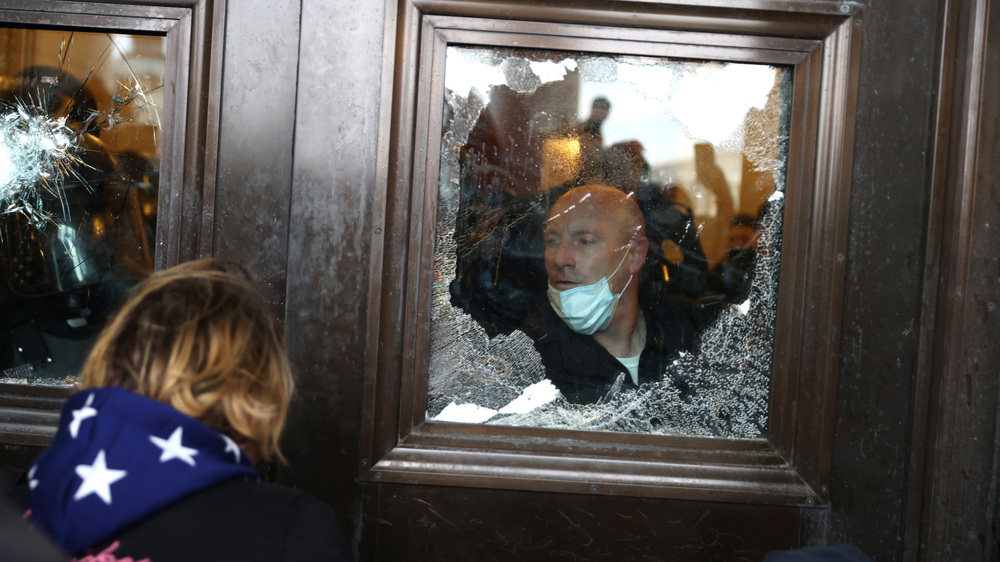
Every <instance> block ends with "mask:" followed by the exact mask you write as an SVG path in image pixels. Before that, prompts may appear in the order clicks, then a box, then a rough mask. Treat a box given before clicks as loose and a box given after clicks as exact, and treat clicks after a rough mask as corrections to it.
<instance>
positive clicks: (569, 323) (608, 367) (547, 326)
mask: <svg viewBox="0 0 1000 562" xmlns="http://www.w3.org/2000/svg"><path fill="white" fill-rule="evenodd" d="M648 247H649V242H648V240H647V239H646V236H645V225H644V220H643V217H642V212H641V211H640V209H639V206H638V204H637V203H636V202H635V198H634V197H632V196H629V195H627V194H625V193H624V192H622V191H621V190H618V189H615V188H612V187H609V186H602V185H587V186H581V187H577V188H574V189H571V190H569V191H568V192H567V193H566V194H565V195H563V196H562V197H560V198H559V200H558V201H556V203H555V205H554V206H553V208H552V210H551V211H550V212H549V215H548V220H547V221H546V226H545V269H546V274H547V278H548V291H547V296H548V301H549V303H548V304H547V305H545V306H543V307H541V308H540V309H539V310H538V311H537V312H536V313H535V314H534V315H532V317H530V318H528V320H527V321H526V323H525V326H524V327H522V330H524V331H525V333H527V334H528V335H529V336H530V337H531V338H532V339H533V340H534V341H535V348H536V349H537V350H538V351H539V353H540V354H541V356H542V363H543V365H544V366H545V370H546V373H547V375H548V377H549V379H551V380H552V382H553V384H555V385H556V387H558V388H559V390H560V391H561V392H562V394H563V395H564V396H565V397H566V398H567V400H569V401H570V402H577V403H593V402H598V401H601V400H602V399H605V398H606V397H608V396H610V395H613V394H614V393H616V392H617V391H618V390H619V389H620V388H622V387H628V386H632V387H636V386H638V385H640V384H643V383H646V382H653V381H659V380H661V379H662V377H663V376H664V373H665V371H666V368H667V366H668V364H669V363H670V362H671V361H672V360H673V359H674V358H675V357H676V356H677V353H678V352H679V351H681V350H684V349H687V350H693V349H694V347H695V343H696V334H697V329H696V325H695V319H694V317H693V315H692V314H691V311H690V310H689V309H686V308H685V307H682V306H680V305H679V304H678V303H676V302H675V301H673V300H671V299H669V298H667V297H666V296H664V295H650V294H649V293H648V292H645V291H644V288H643V280H642V279H641V278H640V277H641V271H642V269H643V264H644V263H645V260H646V253H647V251H648ZM649 297H654V298H649ZM674 383H675V384H677V386H678V387H679V388H680V389H681V391H682V394H683V392H684V391H685V390H686V384H685V383H684V382H683V381H681V380H675V381H674Z"/></svg>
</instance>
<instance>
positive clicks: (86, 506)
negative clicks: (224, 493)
mask: <svg viewBox="0 0 1000 562" xmlns="http://www.w3.org/2000/svg"><path fill="white" fill-rule="evenodd" d="M233 478H249V479H257V478H259V476H258V474H257V471H256V470H255V469H254V467H253V464H252V463H251V462H250V460H249V459H248V458H247V456H246V454H245V453H244V452H243V451H242V450H241V449H240V447H239V446H237V444H236V443H235V442H233V441H232V440H231V439H230V438H229V437H227V436H225V435H223V434H221V433H219V432H217V431H215V430H213V429H211V428H209V427H208V426H206V425H204V424H202V423H201V422H199V421H198V420H196V419H194V418H192V417H190V416H186V415H184V414H182V413H180V412H178V411H177V410H175V409H174V408H172V407H171V406H168V405H167V404H163V403H161V402H157V401H155V400H151V399H149V398H145V397H142V396H139V395H137V394H134V393H132V392H129V391H127V390H125V389H122V388H98V389H88V390H84V391H82V392H78V393H76V394H74V395H73V396H72V397H70V399H69V401H67V402H66V405H65V406H64V407H63V410H62V416H61V417H60V419H59V429H58V430H57V431H56V435H55V438H54V439H53V441H52V444H51V445H50V446H49V447H48V449H46V450H45V451H44V452H43V453H42V454H41V455H39V457H38V459H37V460H36V461H35V462H34V463H32V465H31V467H30V468H29V469H28V485H29V488H30V495H31V512H32V517H33V519H34V523H35V526H36V527H38V528H40V529H41V530H42V531H43V532H45V533H46V534H47V535H48V536H49V537H50V538H51V539H52V540H54V541H55V542H56V544H58V545H59V546H61V547H62V548H63V550H65V551H66V552H69V553H73V554H75V553H77V552H80V551H81V550H83V549H85V548H87V547H90V546H94V545H96V544H98V543H99V542H102V541H104V540H106V539H109V538H111V537H112V536H113V535H114V534H115V533H117V532H119V531H122V530H123V529H125V528H126V527H128V526H129V525H131V524H133V523H135V522H137V521H139V520H141V519H142V518H143V517H146V516H147V515H150V514H152V513H155V512H157V511H159V510H160V509H162V508H164V507H166V506H168V505H170V504H171V503H173V502H175V501H177V500H179V499H181V498H183V497H185V496H187V495H188V494H191V493H193V492H197V491H199V490H202V489H205V488H208V487H210V486H213V485H215V484H218V483H220V482H224V481H226V480H230V479H233Z"/></svg>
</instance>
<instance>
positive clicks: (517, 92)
mask: <svg viewBox="0 0 1000 562" xmlns="http://www.w3.org/2000/svg"><path fill="white" fill-rule="evenodd" d="M445 60H446V64H445V67H446V68H445V99H444V100H442V103H443V104H444V105H443V108H444V123H443V132H442V140H441V163H440V175H439V182H438V213H437V224H436V241H435V265H434V276H433V288H432V291H433V301H432V302H433V304H432V311H431V314H432V316H431V318H432V320H431V350H430V351H431V354H430V368H429V374H428V396H427V412H426V416H427V419H431V420H437V421H448V422H460V423H479V424H497V425H510V426H534V427H551V428H570V429H591V430H601V431H619V432H640V433H661V434H684V435H701V436H718V437H738V438H760V437H764V436H766V434H767V426H768V410H769V395H770V388H771V364H772V353H773V348H774V341H773V334H774V321H775V311H776V303H777V290H778V269H779V268H778V264H779V261H780V245H781V244H780V242H781V223H782V209H783V195H784V183H785V161H786V157H787V156H786V155H787V128H788V126H787V123H788V115H789V107H790V99H791V98H790V92H791V89H790V88H791V80H792V76H791V69H790V68H786V67H777V66H770V65H765V64H747V63H733V62H720V61H701V60H681V59H671V58H662V57H644V56H620V55H604V54H593V53H569V52H557V51H547V50H534V49H497V48H488V47H472V46H450V47H448V48H447V54H446V59H445Z"/></svg>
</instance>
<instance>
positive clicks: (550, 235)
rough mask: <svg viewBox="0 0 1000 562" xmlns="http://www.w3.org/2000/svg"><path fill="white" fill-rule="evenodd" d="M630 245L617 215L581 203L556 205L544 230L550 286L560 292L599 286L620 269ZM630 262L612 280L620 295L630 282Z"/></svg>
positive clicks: (584, 202) (613, 288)
mask: <svg viewBox="0 0 1000 562" xmlns="http://www.w3.org/2000/svg"><path fill="white" fill-rule="evenodd" d="M628 249H629V244H628V241H627V240H626V237H625V236H624V233H623V231H622V228H621V227H620V226H619V225H618V224H617V222H616V220H615V215H614V213H609V212H607V211H603V210H602V209H601V208H600V207H599V206H594V205H590V204H588V202H587V201H586V200H584V201H582V202H578V203H577V202H575V201H572V200H570V201H567V200H566V199H565V198H564V199H560V200H559V201H557V202H556V204H555V206H553V208H552V212H551V213H550V214H549V220H548V222H547V223H546V226H545V271H546V272H547V273H548V278H549V284H551V285H552V286H553V287H555V288H556V289H557V290H559V291H566V290H568V289H572V288H574V287H578V286H581V285H590V284H593V283H597V282H598V281H600V280H601V278H603V277H606V276H609V275H611V274H612V272H614V271H615V269H616V268H618V264H619V263H621V262H622V258H623V257H625V253H626V251H627V250H628ZM627 262H628V260H626V263H625V264H623V265H622V267H621V268H619V269H618V272H617V273H615V275H614V276H613V277H612V278H611V279H609V283H610V285H611V287H610V288H611V291H612V292H614V293H618V292H619V291H621V290H622V288H623V287H624V286H625V283H626V282H628V279H629V275H630V271H629V267H628V263H627Z"/></svg>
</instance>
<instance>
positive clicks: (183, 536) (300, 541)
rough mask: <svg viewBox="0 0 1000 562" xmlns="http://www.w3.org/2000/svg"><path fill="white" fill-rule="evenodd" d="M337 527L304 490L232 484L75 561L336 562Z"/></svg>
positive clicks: (339, 551)
mask: <svg viewBox="0 0 1000 562" xmlns="http://www.w3.org/2000/svg"><path fill="white" fill-rule="evenodd" d="M20 491H21V490H18V491H17V492H20ZM19 495H20V494H18V493H15V494H13V496H14V499H15V500H19V499H21V498H18V497H17V496H19ZM24 496H25V498H24V500H26V494H24ZM17 503H21V502H20V501H18V502H17ZM340 525H341V524H340V521H339V519H338V518H337V516H336V514H335V513H334V511H333V509H332V508H331V507H330V506H328V505H327V504H325V503H323V502H321V501H319V500H318V499H316V498H314V497H312V496H310V495H308V494H306V493H305V492H302V491H299V490H295V489H292V488H288V487H285V486H281V485H278V484H271V483H267V482H259V481H253V480H243V479H235V480H229V481H226V482H223V483H220V484H217V485H215V486H212V487H210V488H207V489H205V490H202V491H200V492H196V493H194V494H192V495H190V496H187V497H185V498H183V499H181V500H179V501H177V502H175V503H173V504H172V505H170V506H168V507H166V508H164V509H162V510H160V511H159V512H157V513H154V514H153V515H151V516H149V517H146V518H144V519H142V520H141V521H139V522H137V523H135V524H133V525H132V526H130V527H128V528H126V529H125V530H124V531H122V532H120V533H117V534H116V535H115V536H113V537H112V538H110V539H108V540H106V541H104V542H102V543H101V544H98V545H96V546H94V547H93V548H91V549H88V550H87V551H85V552H82V553H78V555H77V558H78V559H82V558H84V557H85V556H87V555H93V556H94V558H95V559H99V560H104V559H105V558H101V557H100V556H99V555H100V554H101V553H107V554H111V555H113V556H114V557H115V558H114V559H128V558H131V559H133V560H136V561H140V560H146V559H148V560H149V561H150V562H174V561H178V562H180V561H189V562H199V561H205V562H208V561H212V562H216V561H219V560H240V561H241V562H252V561H261V562H265V561H267V562H276V561H285V560H287V561H297V560H310V561H336V562H342V561H348V560H351V559H352V558H351V556H350V554H349V552H350V550H349V547H348V544H347V541H346V540H345V538H344V534H343V531H342V529H341V526H340ZM107 559H112V558H107Z"/></svg>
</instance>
